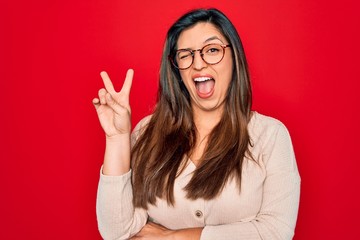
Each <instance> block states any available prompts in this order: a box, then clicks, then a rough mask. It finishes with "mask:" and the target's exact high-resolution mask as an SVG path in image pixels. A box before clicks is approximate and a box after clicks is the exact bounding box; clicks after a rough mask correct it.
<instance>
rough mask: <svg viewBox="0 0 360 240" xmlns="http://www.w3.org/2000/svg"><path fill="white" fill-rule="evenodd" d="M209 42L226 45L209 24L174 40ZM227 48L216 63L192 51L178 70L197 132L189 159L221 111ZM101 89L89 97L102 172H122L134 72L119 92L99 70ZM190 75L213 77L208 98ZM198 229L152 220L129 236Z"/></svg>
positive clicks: (190, 234)
mask: <svg viewBox="0 0 360 240" xmlns="http://www.w3.org/2000/svg"><path fill="white" fill-rule="evenodd" d="M209 43H219V44H228V42H227V41H226V39H225V37H224V36H222V34H221V33H220V32H219V31H218V30H217V29H216V28H215V26H214V25H213V24H211V23H198V24H196V25H194V26H193V27H191V28H189V29H187V30H184V31H183V32H182V33H181V34H180V36H179V39H178V43H177V44H178V48H179V49H181V48H187V49H200V48H202V47H203V46H204V45H206V44H209ZM232 65H233V63H232V58H231V51H229V50H228V49H226V50H225V56H224V58H223V60H222V61H221V62H220V63H218V64H216V65H209V64H207V63H205V62H204V61H203V60H202V58H201V57H200V55H199V53H198V52H196V54H195V58H194V63H193V64H192V66H191V67H190V68H188V69H186V70H181V71H180V74H181V77H182V80H183V82H184V84H185V86H186V88H187V89H188V91H189V93H190V96H191V105H192V109H193V112H194V121H195V124H196V127H197V131H198V139H199V141H198V143H196V146H195V149H193V151H192V154H191V156H190V158H191V159H192V161H193V163H194V164H195V165H197V164H198V162H197V161H198V159H200V157H201V155H202V153H203V151H204V147H205V146H206V136H207V135H208V134H209V133H210V131H211V130H212V129H213V127H214V126H215V125H216V124H217V123H218V122H219V120H220V117H221V114H222V111H223V110H224V100H225V98H226V92H227V88H228V87H229V84H230V81H231V76H232ZM100 75H101V78H102V80H103V82H104V86H105V88H102V89H100V90H99V93H98V98H94V99H93V104H94V106H95V109H96V112H97V115H98V118H99V121H100V124H101V126H102V128H103V130H104V132H105V136H106V149H105V157H104V164H103V174H105V175H113V176H117V175H123V174H125V173H127V172H128V171H129V170H130V147H131V145H130V134H131V108H130V105H129V95H130V89H131V84H132V80H133V75H134V71H133V70H132V69H129V70H128V71H127V74H126V78H125V81H124V85H123V87H122V89H121V91H119V92H117V91H115V89H114V86H113V84H112V81H111V80H110V78H109V76H108V74H107V73H106V72H101V74H100ZM194 75H197V76H199V75H200V76H202V75H211V76H212V77H213V78H214V79H215V87H214V93H213V94H212V95H211V96H210V97H209V98H201V97H199V96H198V94H197V92H196V88H195V84H194V81H193V77H194ZM201 231H202V228H189V229H180V230H170V229H167V228H165V227H163V226H161V225H158V224H155V223H151V222H150V223H147V224H146V225H145V226H144V227H143V228H142V230H141V231H140V232H139V233H137V234H136V235H135V236H134V237H132V238H131V239H133V240H134V239H135V240H138V239H148V240H152V239H154V240H155V239H157V240H165V239H175V240H176V239H189V240H192V239H194V240H195V239H200V236H201Z"/></svg>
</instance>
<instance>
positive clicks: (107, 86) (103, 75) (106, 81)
mask: <svg viewBox="0 0 360 240" xmlns="http://www.w3.org/2000/svg"><path fill="white" fill-rule="evenodd" d="M100 76H101V78H102V80H103V82H104V85H105V89H106V91H108V92H109V93H111V94H113V93H115V92H116V91H115V88H114V85H113V84H112V82H111V79H110V77H109V75H108V74H107V72H105V71H102V72H101V73H100Z"/></svg>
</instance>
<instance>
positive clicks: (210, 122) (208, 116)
mask: <svg viewBox="0 0 360 240" xmlns="http://www.w3.org/2000/svg"><path fill="white" fill-rule="evenodd" d="M193 113H194V123H195V126H196V129H197V130H198V133H199V135H200V136H205V135H208V134H209V133H210V132H211V131H212V130H213V129H214V127H215V126H216V125H217V124H218V123H219V121H220V119H221V116H222V113H223V107H222V108H219V109H216V110H212V111H204V110H202V109H199V108H193Z"/></svg>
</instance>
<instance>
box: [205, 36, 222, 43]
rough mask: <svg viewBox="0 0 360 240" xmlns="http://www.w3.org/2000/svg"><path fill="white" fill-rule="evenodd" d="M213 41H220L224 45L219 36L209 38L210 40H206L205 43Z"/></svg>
mask: <svg viewBox="0 0 360 240" xmlns="http://www.w3.org/2000/svg"><path fill="white" fill-rule="evenodd" d="M212 40H219V41H220V42H222V43H223V41H221V39H220V38H219V37H217V36H212V37H209V38H208V39H206V40H205V42H204V43H207V42H210V41H212Z"/></svg>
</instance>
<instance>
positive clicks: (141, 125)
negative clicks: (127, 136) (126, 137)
mask: <svg viewBox="0 0 360 240" xmlns="http://www.w3.org/2000/svg"><path fill="white" fill-rule="evenodd" d="M151 117H152V115H148V116H146V117H144V118H143V119H141V120H140V121H139V122H138V123H137V124H136V126H135V128H134V130H133V132H132V134H131V142H132V144H134V143H135V142H136V140H137V139H138V138H139V136H140V135H141V134H142V133H144V131H145V129H146V127H147V126H148V124H149V122H150V120H151Z"/></svg>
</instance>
